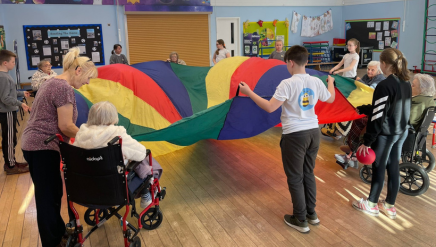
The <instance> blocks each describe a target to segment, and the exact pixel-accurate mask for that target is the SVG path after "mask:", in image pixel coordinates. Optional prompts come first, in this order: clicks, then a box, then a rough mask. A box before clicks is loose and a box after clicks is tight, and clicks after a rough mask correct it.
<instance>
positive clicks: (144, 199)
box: [141, 192, 151, 208]
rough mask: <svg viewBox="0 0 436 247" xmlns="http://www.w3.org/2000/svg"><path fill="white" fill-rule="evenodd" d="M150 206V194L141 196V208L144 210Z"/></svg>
mask: <svg viewBox="0 0 436 247" xmlns="http://www.w3.org/2000/svg"><path fill="white" fill-rule="evenodd" d="M150 204H151V194H150V192H148V193H146V194H143V195H142V196H141V208H146V207H148V205H150Z"/></svg>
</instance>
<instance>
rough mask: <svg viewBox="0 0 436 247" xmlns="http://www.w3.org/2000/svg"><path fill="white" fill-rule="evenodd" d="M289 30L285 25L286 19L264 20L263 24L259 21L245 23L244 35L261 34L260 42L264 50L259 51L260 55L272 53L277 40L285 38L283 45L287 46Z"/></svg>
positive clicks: (256, 35) (255, 35)
mask: <svg viewBox="0 0 436 247" xmlns="http://www.w3.org/2000/svg"><path fill="white" fill-rule="evenodd" d="M288 32H289V28H288V27H287V26H286V25H285V21H263V22H262V26H260V25H259V23H258V22H247V23H246V24H245V25H244V37H248V36H249V35H251V36H254V37H258V36H260V38H259V40H258V42H259V43H260V45H261V46H260V48H262V52H261V51H259V55H269V54H271V53H272V52H273V51H274V50H275V41H276V40H283V45H284V46H287V44H288ZM244 42H245V38H244Z"/></svg>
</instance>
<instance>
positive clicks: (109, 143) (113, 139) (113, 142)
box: [107, 136, 121, 146]
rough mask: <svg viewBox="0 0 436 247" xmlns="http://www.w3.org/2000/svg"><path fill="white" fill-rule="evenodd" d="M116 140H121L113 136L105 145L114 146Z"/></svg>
mask: <svg viewBox="0 0 436 247" xmlns="http://www.w3.org/2000/svg"><path fill="white" fill-rule="evenodd" d="M118 140H121V137H119V136H115V137H114V138H112V140H110V141H109V142H108V143H107V145H108V146H110V145H114V144H115V143H116V142H117V141H118Z"/></svg>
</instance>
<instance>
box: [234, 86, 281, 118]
mask: <svg viewBox="0 0 436 247" xmlns="http://www.w3.org/2000/svg"><path fill="white" fill-rule="evenodd" d="M239 91H240V92H241V93H243V94H245V95H247V96H248V97H250V98H251V99H252V100H253V101H254V103H256V104H257V105H258V106H259V107H260V108H262V109H263V110H265V111H266V112H268V113H271V112H274V111H275V110H277V109H278V108H279V107H280V106H281V105H283V101H280V100H277V99H275V98H274V97H273V98H271V100H269V101H268V100H266V99H264V98H262V97H260V96H259V95H257V94H256V93H254V92H253V91H251V89H250V87H249V86H248V85H247V84H246V83H245V82H241V83H240V84H239Z"/></svg>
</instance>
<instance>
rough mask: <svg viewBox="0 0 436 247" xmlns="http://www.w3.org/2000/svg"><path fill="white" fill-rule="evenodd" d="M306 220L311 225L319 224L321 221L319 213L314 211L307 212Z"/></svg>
mask: <svg viewBox="0 0 436 247" xmlns="http://www.w3.org/2000/svg"><path fill="white" fill-rule="evenodd" d="M306 220H307V222H309V224H311V225H319V223H320V221H319V219H318V215H316V212H314V213H313V214H309V213H307V214H306Z"/></svg>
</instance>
